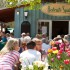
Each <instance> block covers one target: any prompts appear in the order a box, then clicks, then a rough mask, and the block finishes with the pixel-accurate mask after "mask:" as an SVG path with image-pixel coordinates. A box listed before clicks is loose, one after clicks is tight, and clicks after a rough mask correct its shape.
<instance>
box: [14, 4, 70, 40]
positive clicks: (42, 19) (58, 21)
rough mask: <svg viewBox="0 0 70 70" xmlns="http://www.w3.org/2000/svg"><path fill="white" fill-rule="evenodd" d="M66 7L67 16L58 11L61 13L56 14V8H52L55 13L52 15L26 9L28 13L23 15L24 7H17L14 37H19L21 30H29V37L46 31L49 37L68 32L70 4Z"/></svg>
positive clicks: (69, 27) (69, 29) (69, 30)
mask: <svg viewBox="0 0 70 70" xmlns="http://www.w3.org/2000/svg"><path fill="white" fill-rule="evenodd" d="M61 6H62V5H61ZM68 7H69V9H68V14H69V15H67V16H64V15H63V14H62V13H59V11H58V13H59V14H61V15H56V14H57V13H56V12H57V10H52V11H54V13H56V14H54V15H51V14H48V13H44V12H42V11H41V10H28V11H27V12H28V15H27V16H25V15H24V12H25V10H24V8H23V7H21V8H17V9H16V10H15V29H14V34H15V37H20V36H21V33H22V32H29V33H30V35H31V37H35V35H36V34H37V33H40V34H42V33H46V34H47V36H48V38H49V39H52V38H53V37H55V36H56V35H61V34H64V35H65V34H70V5H69V6H68ZM53 9H54V8H53ZM55 11H56V12H55ZM60 12H61V9H60Z"/></svg>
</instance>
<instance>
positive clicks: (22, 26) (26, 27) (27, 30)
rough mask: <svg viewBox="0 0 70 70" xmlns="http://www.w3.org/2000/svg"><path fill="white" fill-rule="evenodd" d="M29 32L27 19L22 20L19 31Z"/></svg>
mask: <svg viewBox="0 0 70 70" xmlns="http://www.w3.org/2000/svg"><path fill="white" fill-rule="evenodd" d="M23 32H25V33H30V23H29V22H28V21H24V22H22V24H21V33H23Z"/></svg>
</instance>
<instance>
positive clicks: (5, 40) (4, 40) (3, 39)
mask: <svg viewBox="0 0 70 70" xmlns="http://www.w3.org/2000/svg"><path fill="white" fill-rule="evenodd" d="M2 42H4V43H6V42H7V38H6V34H5V33H4V32H2Z"/></svg>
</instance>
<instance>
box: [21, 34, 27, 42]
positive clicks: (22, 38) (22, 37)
mask: <svg viewBox="0 0 70 70" xmlns="http://www.w3.org/2000/svg"><path fill="white" fill-rule="evenodd" d="M25 36H26V33H22V34H21V38H20V41H21V43H22V42H23V41H24V37H25Z"/></svg>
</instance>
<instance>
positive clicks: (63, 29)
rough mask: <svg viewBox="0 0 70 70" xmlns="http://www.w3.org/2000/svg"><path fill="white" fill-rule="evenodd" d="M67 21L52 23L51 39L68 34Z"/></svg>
mask: <svg viewBox="0 0 70 70" xmlns="http://www.w3.org/2000/svg"><path fill="white" fill-rule="evenodd" d="M68 25H69V21H52V38H54V37H56V36H57V35H66V34H68Z"/></svg>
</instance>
